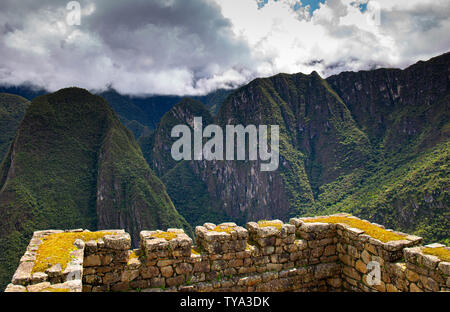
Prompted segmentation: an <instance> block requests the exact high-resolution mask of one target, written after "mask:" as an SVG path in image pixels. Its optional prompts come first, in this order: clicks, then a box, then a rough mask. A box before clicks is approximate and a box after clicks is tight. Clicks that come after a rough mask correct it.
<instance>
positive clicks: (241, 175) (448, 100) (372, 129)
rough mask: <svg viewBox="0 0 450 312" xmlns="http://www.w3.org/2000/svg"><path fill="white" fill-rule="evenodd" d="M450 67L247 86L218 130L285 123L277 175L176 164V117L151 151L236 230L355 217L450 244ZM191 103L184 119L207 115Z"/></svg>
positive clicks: (246, 167)
mask: <svg viewBox="0 0 450 312" xmlns="http://www.w3.org/2000/svg"><path fill="white" fill-rule="evenodd" d="M449 67H450V53H447V54H444V55H442V56H439V57H436V58H433V59H431V60H429V61H427V62H419V63H417V64H414V65H412V66H410V67H408V68H406V69H405V70H399V69H378V70H374V71H363V72H357V73H353V72H350V73H342V74H339V75H336V76H332V77H329V78H327V79H322V78H321V77H320V76H319V75H318V74H317V73H315V72H313V73H312V74H311V75H304V74H294V75H287V74H279V75H276V76H273V77H269V78H264V79H256V80H254V81H252V82H251V83H249V84H248V85H246V86H243V87H241V88H239V89H238V90H236V91H234V92H233V93H231V94H230V95H229V96H228V97H227V98H226V99H225V101H224V102H223V103H222V105H221V107H220V110H219V112H218V114H217V116H216V117H214V118H213V121H212V122H213V123H215V124H219V125H221V126H222V127H224V126H225V125H227V124H233V125H236V124H243V125H244V126H246V125H250V124H255V125H261V124H264V125H271V124H274V125H279V126H280V166H279V168H278V170H277V171H274V172H261V171H260V166H259V165H260V162H259V161H256V162H249V161H213V162H208V161H196V162H192V164H190V165H189V168H190V169H189V168H187V167H186V165H185V164H184V165H177V164H176V163H175V162H173V160H172V159H171V157H170V146H171V142H172V141H171V140H170V138H168V136H167V135H168V134H170V129H171V126H173V124H174V123H173V122H172V123H171V122H166V121H167V120H170V116H173V115H174V112H169V113H167V114H166V115H165V116H164V117H163V119H162V120H161V123H160V125H159V127H158V128H157V129H156V130H155V133H154V134H153V137H152V138H150V137H149V139H148V140H147V142H146V143H145V144H143V145H142V146H143V147H147V149H148V150H151V152H150V153H147V157H146V158H147V159H149V161H150V162H151V163H152V166H153V167H154V168H159V169H158V171H157V172H158V175H159V176H162V177H163V180H164V182H165V184H166V185H173V187H174V189H180V190H183V192H188V191H187V190H188V189H189V183H192V182H188V181H193V180H195V179H194V178H193V177H192V175H195V177H197V181H198V180H201V181H202V182H203V183H204V185H205V186H206V189H207V196H206V195H205V194H204V190H205V188H204V187H199V188H198V189H199V190H202V191H199V193H198V194H200V196H198V201H199V203H201V205H202V206H204V207H207V208H205V209H207V211H216V213H217V214H225V218H227V219H229V220H233V221H235V222H238V223H244V222H245V221H247V220H250V219H251V220H255V219H270V218H280V219H284V220H288V219H289V217H291V216H294V215H314V214H316V215H317V214H323V213H331V212H336V211H346V212H351V213H354V214H356V215H358V216H361V217H364V218H367V219H370V220H372V221H374V222H378V223H382V224H385V225H386V226H388V227H391V228H395V229H398V230H403V231H408V232H411V233H416V234H419V235H421V236H424V237H425V239H426V240H427V241H429V242H434V241H441V242H447V243H448V240H449V239H450V230H449V229H450V226H449V225H450V224H449V222H450V221H449V220H450V211H449V208H448V203H449V198H448V191H449V185H450V184H449V174H448V173H449V172H448V158H449V137H450V136H449V134H450V126H449V120H450V118H449V117H450V116H449V112H450V84H449V76H448V72H449V69H450V68H449ZM188 104H189V105H188V106H185V108H184V110H185V111H190V106H191V105H192V106H193V108H192V111H196V110H198V109H196V108H194V106H195V105H193V104H192V103H188ZM204 110H205V108H204ZM178 116H181V117H182V118H181V120H180V119H177V120H176V122H177V123H187V124H189V123H190V122H191V120H192V118H193V114H192V113H190V114H188V113H184V114H178ZM206 124H207V123H204V126H206ZM156 138H157V139H156ZM157 140H158V141H159V142H164V144H158V145H155V142H156V141H157ZM148 147H150V148H148ZM168 159H169V160H168ZM168 163H170V165H167V164H168ZM188 169H189V170H188ZM184 181H186V182H184ZM168 188H169V187H168ZM196 188H197V187H196ZM169 193H170V192H169ZM170 195H171V197H175V196H177V194H176V193H173V194H170ZM207 197H209V204H206V202H207V200H206V198H207ZM176 206H177V207H182V208H180V209H184V207H191V206H193V204H192V198H186V197H184V198H183V196H178V198H177V200H176ZM192 209H194V208H192ZM208 213H209V212H208ZM189 220H191V218H189Z"/></svg>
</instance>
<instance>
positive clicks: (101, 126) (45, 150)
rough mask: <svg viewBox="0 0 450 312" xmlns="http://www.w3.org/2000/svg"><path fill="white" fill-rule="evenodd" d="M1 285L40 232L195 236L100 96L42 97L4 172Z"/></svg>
mask: <svg viewBox="0 0 450 312" xmlns="http://www.w3.org/2000/svg"><path fill="white" fill-rule="evenodd" d="M0 203H1V204H0V214H1V215H2V218H1V220H0V250H1V251H2V252H1V259H0V285H1V286H5V284H6V283H7V282H8V281H9V280H10V279H11V276H12V273H13V271H14V269H15V268H16V267H17V264H18V261H19V258H20V255H22V254H23V252H24V250H25V248H26V246H27V243H28V241H29V239H30V237H31V235H32V233H33V231H36V230H41V229H51V228H57V229H70V228H86V229H91V230H96V229H111V228H124V229H126V230H127V231H128V232H129V233H130V235H131V236H132V238H133V242H134V244H135V245H136V244H138V242H139V232H140V231H141V230H143V229H156V228H168V227H177V228H184V229H185V230H186V231H187V233H190V234H192V230H191V227H190V226H189V224H188V223H187V222H186V221H185V219H184V218H183V217H181V216H180V215H179V214H178V212H177V211H176V209H175V208H174V205H173V203H172V201H171V200H170V198H169V196H168V195H167V193H166V190H165V187H164V185H163V183H162V182H161V181H160V179H159V178H158V177H157V176H156V175H155V174H154V173H153V172H152V170H151V169H150V168H149V166H148V165H147V163H146V161H145V159H144V158H143V156H142V152H141V150H140V148H139V146H138V145H137V144H136V143H135V141H134V138H133V135H132V134H131V132H130V131H128V130H127V129H126V128H125V127H124V126H123V125H122V124H121V123H120V121H119V119H118V118H117V116H116V114H115V113H114V112H113V110H112V109H111V108H110V107H109V105H108V103H107V102H106V101H105V100H104V99H103V98H101V97H99V96H95V95H92V94H90V93H89V92H88V91H86V90H83V89H78V88H69V89H63V90H60V91H58V92H56V93H53V94H48V95H44V96H40V97H37V98H35V99H34V100H33V101H32V103H31V104H30V106H29V107H28V109H27V111H26V114H25V117H24V119H23V120H22V122H21V124H20V126H19V128H18V131H17V133H16V135H15V138H14V141H13V143H12V145H11V146H10V148H9V150H8V154H7V155H6V157H5V158H4V159H3V162H2V164H1V166H0Z"/></svg>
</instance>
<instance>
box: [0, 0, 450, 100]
mask: <svg viewBox="0 0 450 312" xmlns="http://www.w3.org/2000/svg"><path fill="white" fill-rule="evenodd" d="M371 1H372V0H371ZM80 3H81V7H82V14H83V15H82V24H81V26H68V25H67V24H66V23H65V15H66V13H67V11H66V9H65V5H62V2H61V1H57V0H42V1H35V0H23V1H20V2H18V1H14V0H4V1H3V3H2V11H1V12H0V34H1V37H0V53H1V55H2V58H1V59H0V83H1V84H5V83H7V84H21V83H25V82H31V83H34V84H37V85H39V86H41V87H45V88H47V89H49V90H51V91H53V90H56V89H59V88H62V87H67V86H73V85H77V86H80V87H85V88H88V89H104V88H106V87H108V86H112V87H114V88H116V89H117V90H118V91H119V92H121V93H128V94H143V93H146V94H151V93H152V94H156V93H157V94H178V95H187V94H202V93H206V92H210V91H212V90H214V89H216V88H223V87H230V86H236V85H240V84H243V83H246V82H248V81H249V80H251V79H253V78H255V77H258V76H269V75H273V74H277V73H279V72H286V73H295V72H304V73H310V72H311V71H313V70H316V71H318V72H319V73H320V74H322V75H324V76H328V75H331V74H334V73H338V72H340V71H344V70H361V69H370V68H373V67H379V66H389V67H405V66H407V65H409V64H412V63H414V62H416V61H417V60H419V59H427V58H430V57H432V56H435V55H438V54H440V53H443V52H446V51H448V50H449V47H450V37H449V36H448V33H449V31H450V18H449V16H450V2H448V1H447V0H420V1H419V0H397V1H392V0H378V1H377V3H378V4H379V7H380V8H381V11H380V15H379V16H380V25H375V24H374V23H370V20H369V22H368V15H369V12H367V11H366V12H364V13H363V12H361V11H360V9H359V8H358V6H357V5H355V3H367V0H327V1H326V3H325V4H321V5H320V7H319V9H317V10H315V11H314V12H313V13H312V16H310V13H309V8H308V7H306V8H304V7H302V8H300V9H298V10H296V11H294V10H293V6H294V5H295V3H296V1H291V0H278V1H274V0H269V1H268V3H267V4H266V5H264V7H262V8H260V9H258V6H257V1H256V0H189V1H186V0H171V1H166V0H152V1H148V0H133V1H127V2H122V1H120V2H119V1H117V2H116V1H109V0H95V1H88V0H83V1H80Z"/></svg>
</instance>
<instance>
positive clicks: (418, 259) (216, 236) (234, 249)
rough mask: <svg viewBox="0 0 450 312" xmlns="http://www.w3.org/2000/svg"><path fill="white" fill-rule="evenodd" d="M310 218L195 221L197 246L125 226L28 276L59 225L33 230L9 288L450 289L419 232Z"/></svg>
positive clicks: (169, 234) (172, 233)
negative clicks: (377, 232)
mask: <svg viewBox="0 0 450 312" xmlns="http://www.w3.org/2000/svg"><path fill="white" fill-rule="evenodd" d="M338 216H345V217H347V218H355V217H351V216H349V215H344V214H339V215H338ZM316 218H320V217H316ZM356 219H357V218H356ZM357 220H359V219H357ZM314 221H315V220H314V218H293V219H291V220H290V222H289V224H285V223H283V222H282V221H279V220H274V221H262V222H258V223H256V222H249V223H247V224H246V228H243V227H240V226H237V225H236V224H234V223H223V224H220V225H218V226H216V225H215V224H211V223H206V224H204V225H203V226H197V227H196V231H195V233H196V238H195V244H193V241H192V239H191V238H190V237H188V236H187V235H186V234H185V233H184V232H183V231H182V230H179V229H168V230H167V231H166V232H162V231H142V232H141V233H140V239H141V241H140V248H139V249H135V250H130V248H131V241H130V236H129V235H128V234H127V233H125V232H124V231H123V230H116V231H109V230H108V232H113V233H112V234H111V233H110V234H109V235H105V236H103V237H101V238H99V239H97V240H90V241H84V242H83V241H80V240H79V239H78V240H77V241H75V244H76V248H75V250H74V251H72V253H73V257H72V260H71V261H70V263H69V264H68V265H67V266H66V267H65V269H64V270H63V269H62V267H61V265H59V266H58V265H55V266H53V267H51V268H48V269H47V270H45V272H34V273H33V274H32V268H33V266H34V261H35V259H36V252H37V250H38V248H39V245H40V244H41V243H42V240H43V238H45V236H47V235H51V234H53V233H56V232H58V233H62V232H63V231H40V232H35V234H34V236H33V239H32V240H31V241H30V245H29V246H28V249H27V252H26V253H25V255H24V257H22V259H21V261H20V266H19V268H18V269H17V271H16V273H15V274H14V276H13V278H12V282H11V284H10V285H8V287H7V289H6V291H57V290H55V289H65V290H67V291H84V292H104V291H185V292H188V291H195V292H197V291H199V292H210V291H242V292H252V291H366V292H367V291H389V292H391V291H448V290H450V285H449V284H450V278H449V268H450V263H448V262H444V261H441V260H440V259H439V258H438V257H436V256H430V255H426V254H424V253H423V252H422V250H423V248H424V247H423V246H420V244H421V242H422V239H421V238H420V237H417V236H412V235H408V234H404V233H398V232H393V231H392V233H397V234H400V235H403V236H404V239H402V240H395V241H389V242H387V243H383V242H381V241H380V240H377V239H375V238H373V237H371V236H369V235H367V234H366V233H365V232H364V231H362V230H360V229H356V228H351V227H350V226H348V225H345V224H342V223H338V224H334V223H321V222H314ZM377 226H379V225H377ZM379 227H380V228H382V227H381V226H379ZM389 231H390V230H389ZM68 232H72V233H73V231H68ZM429 247H432V248H433V247H442V245H436V244H434V245H430V246H429ZM73 272H77V274H73Z"/></svg>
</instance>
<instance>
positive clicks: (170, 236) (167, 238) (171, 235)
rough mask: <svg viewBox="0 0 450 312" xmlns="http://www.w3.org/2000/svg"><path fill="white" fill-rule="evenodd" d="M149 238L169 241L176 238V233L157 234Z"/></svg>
mask: <svg viewBox="0 0 450 312" xmlns="http://www.w3.org/2000/svg"><path fill="white" fill-rule="evenodd" d="M150 236H151V237H155V238H164V239H165V240H166V241H170V240H172V239H174V238H176V237H177V233H173V232H158V233H154V234H152V235H150Z"/></svg>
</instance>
